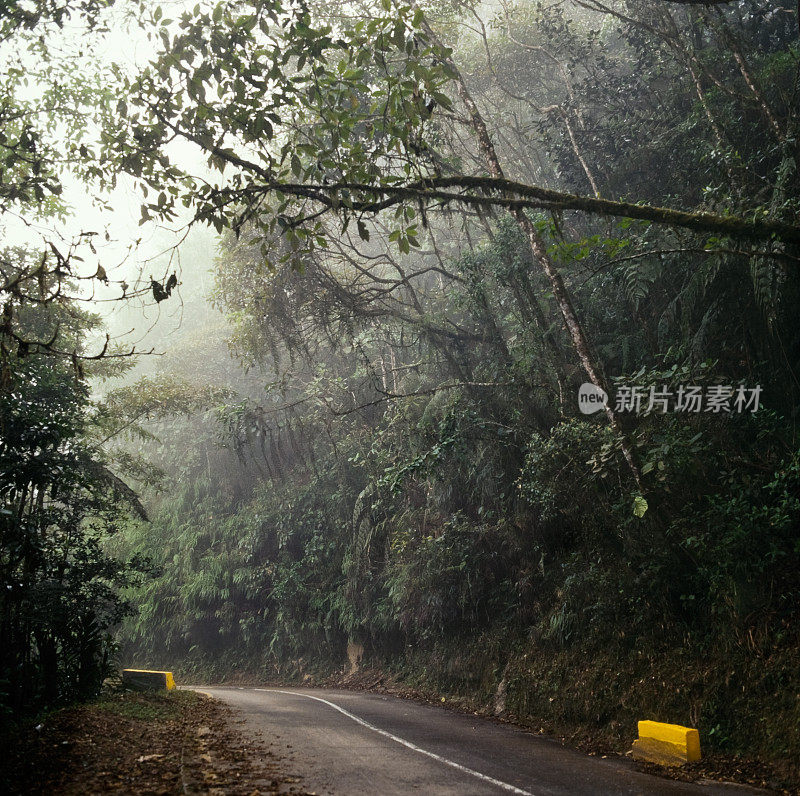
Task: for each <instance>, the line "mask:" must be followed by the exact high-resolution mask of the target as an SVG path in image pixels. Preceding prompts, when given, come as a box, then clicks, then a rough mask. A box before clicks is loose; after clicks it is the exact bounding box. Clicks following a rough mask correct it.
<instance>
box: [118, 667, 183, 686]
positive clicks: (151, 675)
mask: <svg viewBox="0 0 800 796" xmlns="http://www.w3.org/2000/svg"><path fill="white" fill-rule="evenodd" d="M122 683H123V685H127V686H129V687H131V688H135V689H137V690H139V691H148V690H153V691H158V690H161V689H162V688H165V689H166V690H167V691H172V689H174V688H175V678H174V677H173V676H172V672H155V671H152V670H150V669H123V670H122Z"/></svg>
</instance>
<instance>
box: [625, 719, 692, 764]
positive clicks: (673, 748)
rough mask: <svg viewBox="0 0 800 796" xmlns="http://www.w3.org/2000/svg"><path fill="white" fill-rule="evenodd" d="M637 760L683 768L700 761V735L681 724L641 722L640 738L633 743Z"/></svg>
mask: <svg viewBox="0 0 800 796" xmlns="http://www.w3.org/2000/svg"><path fill="white" fill-rule="evenodd" d="M633 757H634V759H635V760H646V761H647V762H649V763H658V764H659V765H662V766H682V765H684V764H686V763H692V762H694V761H695V760H699V759H700V733H698V732H697V730H695V729H692V728H691V727H681V726H680V725H679V724H663V723H661V722H659V721H640V722H639V738H638V740H636V741H634V742H633Z"/></svg>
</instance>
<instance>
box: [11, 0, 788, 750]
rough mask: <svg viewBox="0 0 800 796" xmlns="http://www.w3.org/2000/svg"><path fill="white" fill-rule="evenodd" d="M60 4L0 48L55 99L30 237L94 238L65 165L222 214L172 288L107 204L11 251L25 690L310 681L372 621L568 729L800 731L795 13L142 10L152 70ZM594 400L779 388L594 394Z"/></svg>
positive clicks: (57, 696)
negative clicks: (99, 46) (117, 241)
mask: <svg viewBox="0 0 800 796" xmlns="http://www.w3.org/2000/svg"><path fill="white" fill-rule="evenodd" d="M33 6H35V9H36V10H35V11H32V10H31V9H29V8H28V7H27V6H23V5H20V6H16V5H12V7H11V10H10V11H6V12H3V13H4V16H3V17H2V25H3V27H2V36H1V37H0V42H2V46H3V47H5V48H6V49H7V50H9V48H12V47H15V46H20V47H23V46H24V47H25V48H33V51H34V52H40V51H41V52H42V53H44V54H45V56H47V57H49V58H50V60H49V61H48V69H47V70H45V71H44V72H43V73H42V74H41V75H39V76H38V79H39V81H40V83H41V86H43V87H44V88H43V89H42V91H44V92H45V94H44V95H43V96H46V97H50V96H51V95H52V97H53V102H52V103H51V104H50V105H49V106H47V107H48V110H49V115H45V116H44V117H43V116H42V115H41V114H40V113H38V111H37V110H36V108H39V107H41V106H40V105H36V108H35V107H34V106H33V105H32V104H31V101H29V100H25V99H24V97H25V91H24V90H23V81H24V80H25V77H26V76H25V75H23V74H15V73H14V72H13V71H11V70H10V69H9V75H11V76H12V77H14V80H11V81H9V83H8V86H7V87H6V88H4V89H3V92H4V93H3V96H2V100H3V102H2V104H1V105H0V118H2V119H3V130H4V132H3V135H2V138H0V150H2V151H0V155H2V154H4V156H5V163H6V167H5V171H4V176H3V180H2V185H1V186H0V200H2V202H3V204H2V211H3V213H4V218H9V217H10V216H11V215H12V214H13V215H14V216H15V217H22V218H27V219H29V220H30V221H31V222H34V221H36V223H42V219H48V218H49V219H58V218H59V217H63V222H62V223H65V224H67V226H68V225H69V223H70V222H69V218H70V217H69V214H68V211H67V208H66V207H65V204H66V202H65V201H64V200H63V199H61V198H59V197H60V195H61V193H62V192H61V184H62V182H63V181H64V180H65V177H64V173H65V172H64V163H65V162H66V163H67V164H68V165H69V169H70V170H71V174H72V176H71V177H70V179H72V180H78V181H80V182H81V184H83V185H85V190H86V191H88V192H89V193H94V194H96V195H97V196H102V195H104V193H103V192H104V191H114V190H115V189H118V187H119V184H120V182H121V181H123V180H126V181H127V182H126V185H129V186H132V190H136V191H137V192H138V193H137V194H136V195H137V197H138V199H137V201H138V202H139V203H140V205H141V208H140V214H141V226H142V228H143V230H145V231H146V230H148V229H150V228H151V227H152V225H154V224H159V225H164V224H167V225H169V224H173V225H175V226H178V227H180V225H181V224H182V223H183V222H182V221H181V219H184V218H186V217H187V213H188V214H189V215H188V217H189V218H191V219H192V221H191V224H190V226H189V228H188V230H187V237H186V239H185V241H184V242H183V243H182V244H180V245H179V246H178V247H177V250H176V251H173V252H171V253H170V252H167V254H165V255H164V256H163V257H162V258H161V259H158V260H154V261H152V262H149V263H148V264H147V268H143V269H142V270H141V272H140V273H138V274H137V273H135V272H133V271H132V270H131V269H130V267H127V266H123V267H122V268H121V269H118V270H117V271H113V272H112V270H111V269H110V267H109V266H108V263H106V264H105V265H104V264H103V258H102V255H103V249H102V247H100V244H99V242H102V239H103V235H102V234H101V233H100V232H95V231H94V230H92V231H89V230H86V229H83V228H80V224H78V225H77V226H76V227H75V228H74V229H71V230H70V236H69V244H68V245H67V244H65V242H64V240H65V239H64V236H63V234H62V238H61V239H56V238H53V237H48V236H46V235H45V236H44V237H42V239H41V240H40V241H39V242H37V243H36V244H35V245H34V244H31V245H30V246H28V247H27V248H25V247H16V248H13V249H12V248H9V249H6V250H5V251H4V253H3V258H2V273H1V274H0V278H1V279H2V280H3V282H2V296H1V298H2V306H3V316H2V318H3V320H2V326H0V342H2V387H1V388H0V402H2V428H0V430H1V431H2V439H0V463H1V464H2V480H0V490H2V496H3V501H4V504H3V509H2V519H1V521H2V523H3V524H2V526H0V527H1V528H2V539H1V542H2V551H1V552H0V567H1V568H2V574H3V584H4V586H3V592H2V596H0V610H2V618H1V619H0V622H2V624H1V625H0V627H1V628H2V631H1V632H2V639H1V640H0V649H2V652H0V666H1V667H2V672H0V691H2V693H3V694H4V697H3V699H4V704H6V705H7V706H8V708H9V710H11V711H13V712H14V713H15V714H16V715H20V714H21V713H23V712H25V711H30V710H34V709H37V708H39V707H41V706H43V705H45V704H52V703H54V702H56V701H58V700H63V699H66V698H69V697H71V696H73V695H76V694H88V693H91V692H92V691H93V690H94V689H96V688H97V687H98V685H99V683H100V682H101V681H102V679H103V677H104V676H105V675H106V674H107V672H108V670H109V668H110V666H111V665H112V663H113V662H114V660H115V657H114V656H115V655H117V659H121V660H123V661H124V662H126V663H135V664H138V665H147V666H154V667H161V666H166V667H170V668H178V669H179V670H182V671H183V672H184V674H191V673H195V674H197V675H202V676H203V677H220V678H221V677H227V676H231V675H234V674H242V673H246V674H247V675H249V676H252V677H262V678H264V677H281V678H287V679H288V678H293V677H302V676H303V675H306V674H309V673H311V674H314V675H324V674H326V673H331V672H335V671H337V670H342V668H343V667H346V666H347V665H348V664H347V655H346V647H347V644H348V642H354V643H357V644H361V645H363V646H364V648H365V654H366V657H365V661H366V662H367V663H370V664H371V665H374V666H375V667H378V668H382V669H384V670H385V671H392V672H394V673H395V674H397V675H398V676H402V677H405V678H406V679H407V680H408V681H411V682H415V683H417V684H421V685H422V686H424V687H427V688H431V689H440V690H446V691H448V692H455V693H460V694H462V695H467V696H469V697H471V698H473V699H477V700H484V701H490V700H491V699H492V697H493V696H494V693H495V691H496V689H497V687H498V685H499V684H500V682H501V681H502V682H503V683H504V689H503V693H504V697H503V699H504V704H503V706H502V707H503V709H507V710H509V711H512V712H513V713H514V714H516V715H518V716H520V717H522V718H523V719H526V720H531V721H538V722H544V723H548V722H549V725H548V726H552V727H562V728H563V727H566V728H569V729H576V728H583V729H587V728H588V729H589V730H590V731H596V732H599V733H601V734H603V733H605V734H606V735H608V736H610V737H614V738H620V739H621V738H623V737H626V736H625V733H626V732H627V731H628V730H629V726H630V722H631V721H632V720H633V719H634V718H641V717H642V716H641V715H640V714H641V713H642V711H645V712H649V713H657V714H659V715H662V716H663V717H664V718H665V719H668V720H672V721H677V722H679V723H685V724H692V725H693V726H698V725H699V726H700V727H701V731H702V732H704V733H705V735H704V737H707V738H708V739H709V743H710V744H711V746H712V747H714V746H716V747H717V748H719V749H722V750H729V751H735V750H737V749H739V748H741V746H742V745H743V743H744V742H745V740H747V741H749V742H750V744H751V746H750V749H751V751H752V750H753V749H755V750H756V751H757V752H759V753H761V754H763V755H765V756H771V757H776V758H782V757H785V758H791V757H792V755H794V756H795V757H796V756H797V752H798V751H799V749H798V738H797V736H796V734H789V735H786V734H785V733H784V734H782V735H781V736H780V737H778V736H777V735H775V734H773V733H774V732H775V731H774V730H773V729H771V728H772V727H773V726H774V727H786V726H788V725H789V724H790V717H791V716H795V718H796V711H797V707H796V701H795V698H794V697H795V695H796V694H797V693H798V688H800V682H798V677H800V675H799V674H798V670H799V669H798V665H797V663H798V636H797V618H798V602H797V600H798V590H799V589H800V582H798V563H800V562H799V561H798V556H799V555H800V544H799V543H798V511H799V510H800V452H799V451H798V441H797V428H796V427H797V411H798V395H799V394H800V382H798V373H799V372H800V332H798V327H797V324H796V322H795V317H796V312H797V306H798V303H797V302H798V286H799V285H800V280H798V268H800V248H799V247H798V242H800V221H799V220H798V219H799V218H800V216H799V215H798V213H800V194H799V192H798V188H799V187H800V181H799V180H798V155H799V154H800V150H799V149H798V141H797V123H798V119H797V115H798V93H797V92H798V55H799V54H800V53H798V48H797V42H798V20H797V9H796V7H795V5H794V4H790V3H788V2H745V1H744V0H740V1H739V2H731V3H719V4H714V5H708V6H706V5H698V4H693V3H669V2H660V0H659V2H656V0H620V1H617V0H609V2H608V3H601V2H599V1H597V0H573V1H571V2H563V3H555V4H545V3H537V2H527V0H522V1H521V2H517V3H510V2H499V3H494V4H491V5H489V4H487V5H480V4H470V3H430V4H425V5H417V4H416V3H412V4H410V5H407V4H402V3H393V2H391V1H390V0H384V2H383V3H377V4H376V3H371V2H363V3H353V4H346V5H345V4H341V5H331V4H324V5H323V4H314V3H312V4H310V5H305V4H291V5H286V6H284V5H283V4H282V3H280V2H278V0H268V2H242V3H220V4H218V5H214V4H206V3H200V4H199V5H198V6H197V7H194V8H192V7H189V6H186V7H185V8H184V7H183V6H182V5H181V6H178V7H175V6H174V5H171V4H167V3H165V4H164V5H163V6H155V5H153V4H144V5H142V6H140V7H139V6H123V7H122V12H125V11H130V12H131V13H132V19H133V22H132V23H130V24H134V25H135V26H138V28H137V29H138V30H139V31H140V33H139V34H137V35H140V36H142V37H143V38H142V40H143V41H144V40H149V42H150V44H149V45H148V46H149V47H151V48H153V56H152V59H150V58H148V60H149V63H148V64H147V65H145V66H144V67H142V68H138V67H137V68H133V67H131V65H130V63H128V64H127V65H120V66H114V65H109V63H108V61H107V60H105V61H104V60H103V59H100V58H98V60H96V61H93V63H95V65H96V68H97V73H96V76H97V80H96V81H95V80H94V79H89V80H87V79H86V77H85V75H83V74H82V75H81V76H78V75H77V74H76V73H75V68H76V67H75V64H76V63H78V61H77V60H73V61H70V59H69V58H60V59H59V60H58V61H57V62H54V60H53V53H54V51H55V48H54V46H52V42H53V41H55V40H58V41H62V40H63V38H64V35H65V34H64V32H63V30H62V29H63V28H65V26H66V28H68V27H69V25H76V26H78V27H80V28H81V29H84V31H83V32H84V34H85V36H86V40H87V41H89V42H91V41H92V37H96V38H97V40H98V41H101V40H102V37H103V36H106V35H108V34H106V33H104V25H106V24H107V23H108V20H109V19H112V20H113V19H118V18H117V17H113V16H108V15H109V14H110V12H109V9H108V8H107V7H106V4H105V3H103V2H92V1H91V0H90V1H89V2H86V3H82V4H74V5H73V4H67V5H66V6H65V7H64V8H65V9H66V10H64V11H61V10H60V9H61V8H62V7H61V6H55V5H51V4H50V3H44V2H43V3H41V4H32V7H33ZM114 11H115V13H117V12H119V11H120V7H119V4H118V6H117V8H115V9H114ZM59 15H61V16H59ZM123 16H124V13H123ZM53 37H55V38H53ZM148 37H149V39H148ZM39 48H41V49H39ZM9 51H10V50H9ZM80 58H86V54H85V53H82V54H81V56H80ZM75 59H77V56H75ZM80 63H82V64H83V63H84V61H81V62H80ZM47 92H50V93H47ZM75 109H78V113H77V115H76V113H75ZM65 131H66V134H65ZM70 131H71V134H70ZM115 211H117V212H118V211H119V208H118V207H117V208H115V207H114V204H113V202H111V204H110V206H109V208H108V212H109V213H110V214H111V217H112V218H113V213H114V212H115ZM204 230H205V231H204ZM106 237H107V238H108V237H109V236H106ZM98 250H99V255H98ZM87 252H89V254H87ZM93 257H94V259H92V258H93ZM178 257H179V258H180V259H179V260H178ZM95 260H97V262H98V266H97V268H96V269H95V266H94V262H95ZM89 262H91V263H92V265H91V267H90V266H89V265H88V263H89ZM178 262H180V263H181V264H182V266H181V267H180V268H178V266H177V263H178ZM126 268H127V270H126ZM148 268H150V271H148ZM156 270H158V273H156ZM209 276H210V279H209ZM178 282H180V283H181V284H180V285H178ZM208 285H213V287H208ZM87 286H88V287H87ZM90 287H93V288H94V289H95V292H94V293H92V294H91V295H90V294H89V292H88V291H89V289H90ZM207 287H208V289H207ZM92 296H94V297H111V298H114V299H119V301H120V302H127V306H122V305H118V304H117V303H114V302H112V303H111V304H110V305H109V306H111V308H112V309H111V310H107V309H104V310H103V318H100V317H99V316H98V315H96V314H92V313H93V312H94V311H96V310H97V309H99V308H100V305H97V304H95V305H93V304H92V301H91V298H92ZM120 296H121V297H122V298H119V297H120ZM87 299H89V300H88V301H87ZM142 301H144V302H145V304H148V305H149V308H148V310H147V311H148V312H151V314H152V311H154V310H155V309H159V310H160V309H163V308H165V307H166V308H170V307H174V306H175V305H176V303H177V302H179V301H182V302H183V309H182V321H181V324H180V328H179V329H177V331H176V330H174V329H173V330H172V331H171V332H170V333H169V334H167V333H166V332H165V331H164V326H163V325H160V326H159V325H156V326H155V329H154V331H151V332H150V334H149V337H148V338H147V340H148V343H147V347H148V348H149V347H151V346H152V347H154V349H155V350H156V351H157V352H158V353H163V356H160V357H158V358H152V359H147V358H145V361H144V362H138V364H134V363H135V362H136V358H135V356H131V354H135V352H132V351H131V348H130V346H128V347H125V346H124V345H122V344H118V343H116V342H115V339H114V337H113V336H111V337H109V338H108V339H107V342H106V344H105V346H104V347H103V346H102V341H101V344H100V346H99V347H98V345H97V338H96V336H95V337H94V338H92V337H91V336H90V335H91V334H93V333H94V331H93V330H95V329H97V328H99V327H100V326H101V325H102V324H103V323H105V324H106V325H107V326H108V327H109V328H110V329H112V330H123V329H125V328H127V327H129V326H130V325H133V324H134V323H138V324H139V327H140V328H141V329H142V330H143V329H144V328H145V326H146V324H144V323H143V322H142V321H141V320H139V321H137V318H140V317H141V316H140V314H139V313H140V310H137V309H135V307H134V306H132V304H131V303H132V302H133V303H134V304H135V302H142ZM156 305H157V306H156ZM136 306H138V305H136ZM86 308H88V309H86ZM173 325H174V324H173ZM89 341H93V342H91V343H90V342H89ZM101 348H102V350H101ZM90 357H96V358H95V359H91V358H90ZM143 374H144V375H143ZM585 382H590V383H592V384H593V385H595V387H596V388H600V389H602V390H604V391H605V392H607V393H608V394H609V395H611V396H612V397H613V396H614V394H615V393H616V391H617V389H618V388H619V387H620V386H621V385H638V386H641V387H642V388H644V389H645V390H646V389H648V388H649V387H650V386H655V387H657V388H658V389H660V390H676V389H677V388H678V387H679V385H695V386H699V387H703V388H708V387H711V386H713V385H730V386H731V387H732V389H736V388H737V387H738V386H739V385H744V386H745V387H747V388H748V389H751V388H755V387H756V386H758V387H760V389H761V392H760V399H761V400H760V407H759V409H758V411H756V412H732V413H724V412H722V413H720V412H704V411H703V412H697V413H683V414H680V413H675V412H665V413H657V412H653V413H650V414H647V413H645V414H640V415H638V416H637V415H634V414H632V413H625V412H620V411H618V410H617V409H616V408H615V403H614V401H610V402H609V403H608V405H607V407H606V409H605V411H601V412H598V413H597V414H594V415H584V414H582V413H581V412H580V409H579V404H578V388H579V386H580V385H581V384H582V383H585ZM90 384H91V385H92V388H93V389H92V390H91V391H90V389H89V385H90ZM125 615H127V619H125V621H124V622H123V623H122V625H120V624H119V622H120V620H121V619H122V618H123V616H125ZM118 644H121V651H120V649H119V648H118V646H117V645H118ZM115 650H116V652H115ZM119 656H121V658H120V657H119ZM657 661H661V663H662V667H661V668H660V669H657V668H656V666H657ZM664 661H666V664H665V665H664ZM701 661H702V665H700V664H699V663H698V662H701ZM656 676H657V677H658V678H659V679H658V681H656V679H655V678H656ZM568 683H569V684H571V685H570V686H569V687H567V685H566V684H568ZM793 711H794V712H793ZM767 714H769V715H770V716H774V717H779V718H778V720H776V721H774V722H772V721H765V722H759V723H758V724H757V726H758V729H757V730H756V731H754V730H753V725H752V718H753V716H763V715H767ZM754 732H755V735H754Z"/></svg>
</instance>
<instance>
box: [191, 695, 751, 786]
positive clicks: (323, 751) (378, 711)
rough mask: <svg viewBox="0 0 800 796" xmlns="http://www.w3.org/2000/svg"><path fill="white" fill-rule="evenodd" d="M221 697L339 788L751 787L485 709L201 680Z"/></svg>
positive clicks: (309, 777)
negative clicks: (519, 723) (658, 766)
mask: <svg viewBox="0 0 800 796" xmlns="http://www.w3.org/2000/svg"><path fill="white" fill-rule="evenodd" d="M197 690H198V691H203V692H205V693H208V694H211V695H212V696H215V697H217V698H218V699H221V700H223V701H224V702H226V703H227V704H228V705H230V706H231V707H233V708H234V709H235V710H236V711H238V712H239V714H240V717H241V718H243V719H244V724H243V725H242V727H243V729H244V731H245V732H249V733H251V734H252V735H254V736H260V740H261V741H262V743H263V744H264V745H268V746H269V748H270V751H272V752H274V753H275V754H277V755H280V756H281V757H283V759H284V760H285V761H286V763H287V765H288V767H289V768H290V770H289V771H287V772H286V773H287V774H293V775H296V776H300V777H302V786H303V787H304V788H306V789H307V790H308V791H311V792H313V793H318V794H325V795H326V796H327V795H328V794H334V795H335V796H339V795H341V796H360V795H361V794H364V796H397V795H399V794H424V796H445V794H447V795H448V796H451V795H452V796H488V794H493V795H494V796H497V794H509V793H511V794H520V796H522V795H523V794H529V795H530V796H550V795H551V794H564V795H565V796H567V794H569V796H583V794H587V796H588V794H592V796H594V795H595V794H657V795H658V796H661V794H663V796H673V794H674V795H675V796H678V794H686V795H687V796H688V795H689V794H695V796H703V795H704V794H705V796H712V794H714V795H715V796H716V794H728V795H729V796H730V794H734V793H735V794H742V793H744V792H750V793H752V792H754V791H753V790H752V789H749V788H744V789H743V788H740V787H736V786H730V787H725V786H721V785H690V784H687V783H681V782H675V781H671V780H666V779H661V778H659V777H651V776H649V775H647V774H642V773H640V772H638V771H636V770H635V769H634V768H633V766H632V765H631V764H630V763H628V762H627V761H625V760H619V759H613V760H612V759H608V760H603V759H601V758H597V757H589V756H587V755H584V754H581V753H580V752H576V751H574V750H572V749H565V748H563V747H562V746H561V745H560V744H558V743H557V742H555V741H553V740H550V739H547V738H542V737H540V736H538V735H532V734H531V733H527V732H524V731H523V730H520V729H516V728H514V727H510V726H508V725H504V724H497V723H495V722H492V721H489V720H487V719H482V718H478V717H477V716H470V715H464V714H460V713H454V712H452V711H448V710H444V709H442V708H437V707H430V706H427V705H418V704H416V703H414V702H411V701H408V700H404V699H398V698H395V697H387V696H382V695H379V694H370V693H362V692H354V691H329V690H323V689H310V688H309V689H299V688H292V689H288V688H287V689H277V688H226V687H205V686H203V687H199V686H198V687H197Z"/></svg>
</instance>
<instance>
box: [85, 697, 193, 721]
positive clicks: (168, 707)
mask: <svg viewBox="0 0 800 796" xmlns="http://www.w3.org/2000/svg"><path fill="white" fill-rule="evenodd" d="M199 698H200V697H199V695H198V694H197V693H195V692H194V691H122V690H117V689H114V690H112V691H108V692H104V693H103V694H101V695H100V696H99V697H98V698H97V699H96V700H94V701H93V702H90V703H88V704H87V705H86V706H85V707H86V708H87V709H88V710H100V711H104V712H106V713H111V714H113V715H116V716H122V717H123V718H126V719H133V720H135V721H145V722H151V721H168V720H170V719H177V718H178V716H179V715H180V714H181V712H182V711H183V710H184V709H185V708H187V707H189V706H191V705H194V704H196V702H197V700H198V699H199Z"/></svg>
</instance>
